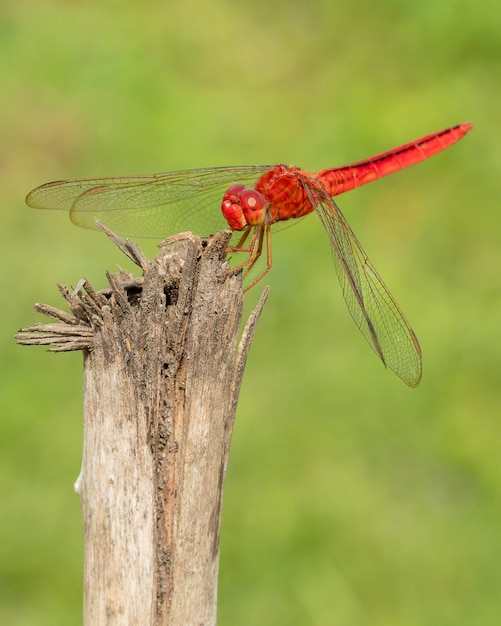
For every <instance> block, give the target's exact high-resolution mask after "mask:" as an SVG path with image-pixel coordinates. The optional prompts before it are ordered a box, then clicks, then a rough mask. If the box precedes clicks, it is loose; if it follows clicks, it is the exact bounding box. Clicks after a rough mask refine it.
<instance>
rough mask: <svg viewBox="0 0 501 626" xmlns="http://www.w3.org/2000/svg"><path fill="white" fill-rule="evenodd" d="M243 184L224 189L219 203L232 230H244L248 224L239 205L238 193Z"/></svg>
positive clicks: (243, 186) (243, 187)
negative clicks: (221, 200)
mask: <svg viewBox="0 0 501 626" xmlns="http://www.w3.org/2000/svg"><path fill="white" fill-rule="evenodd" d="M244 189H245V185H232V186H231V187H230V188H229V189H227V190H226V193H225V194H224V197H223V202H222V204H221V211H222V212H223V215H224V217H225V219H226V221H227V222H228V226H229V227H230V228H231V229H232V230H244V228H245V227H246V226H247V225H248V224H247V222H246V220H245V215H244V212H243V210H242V207H241V206H240V193H241V192H242V191H243V190H244Z"/></svg>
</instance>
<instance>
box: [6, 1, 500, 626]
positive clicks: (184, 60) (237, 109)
mask: <svg viewBox="0 0 501 626" xmlns="http://www.w3.org/2000/svg"><path fill="white" fill-rule="evenodd" d="M500 32H501V5H499V3H497V2H494V1H493V0H492V1H489V0H475V1H474V0H462V1H461V0H445V1H444V2H432V1H431V0H421V1H416V0H400V1H397V0H380V1H379V2H377V3H371V2H369V1H368V0H365V1H362V2H355V3H351V2H339V1H333V2H328V1H326V0H313V1H311V0H310V1H306V0H302V1H299V0H289V1H288V2H285V1H283V0H266V1H265V0H260V1H257V2H252V3H243V2H238V1H230V0H209V1H208V2H207V1H206V2H204V1H202V0H182V1H178V2H176V1H174V2H161V1H160V0H144V1H143V2H133V1H131V0H124V1H122V2H118V1H117V0H104V1H103V0H100V1H97V0H87V1H86V2H83V1H82V0H81V1H79V0H67V1H64V0H47V1H44V2H40V1H39V0H3V1H2V3H1V5H0V90H1V100H0V189H1V206H0V212H1V220H2V221H1V224H2V226H1V228H0V241H1V244H0V250H1V255H2V261H3V262H2V266H3V271H2V273H1V281H2V286H1V292H2V301H3V305H2V307H1V314H2V320H1V329H2V333H1V335H0V341H1V351H0V358H1V362H0V368H1V377H0V385H1V390H0V402H1V409H0V418H1V419H0V489H1V491H0V494H1V515H0V623H1V624H8V625H9V626H31V625H36V626H49V625H50V626H67V625H68V624H78V623H80V622H81V587H82V549H83V545H82V525H81V518H80V507H79V502H78V498H77V496H76V495H75V494H74V493H73V489H72V484H73V482H74V480H75V479H76V477H77V475H78V472H79V464H80V455H81V438H82V437H81V413H82V408H81V407H82V390H81V388H82V359H81V356H80V355H79V354H69V355H51V354H46V353H45V352H44V351H43V349H41V348H40V349H38V348H30V349H24V348H21V347H19V346H16V345H15V343H14V341H13V339H12V336H13V334H14V333H15V332H16V330H17V328H18V327H20V326H25V325H28V324H31V323H34V322H36V321H42V319H41V318H40V316H38V315H37V314H35V313H34V312H33V310H32V305H33V303H34V302H47V303H51V304H53V305H55V306H62V301H61V298H60V296H59V294H58V292H57V289H56V282H58V281H59V282H62V283H64V284H67V285H75V284H76V282H77V281H78V280H79V279H80V278H81V277H82V276H85V277H87V278H89V279H90V280H91V282H92V283H93V284H94V286H95V287H96V288H100V287H103V286H104V285H105V277H104V273H105V270H114V269H115V267H116V265H117V264H123V263H124V262H123V259H122V258H121V257H120V255H119V253H118V252H117V251H116V250H115V249H114V247H113V246H112V245H111V244H110V243H109V242H108V241H107V240H106V238H105V237H104V236H103V235H102V234H100V233H96V232H91V231H85V230H80V229H77V228H75V227H74V226H73V225H72V224H71V223H70V222H69V220H68V216H67V215H64V214H61V213H57V212H45V211H34V210H31V209H28V208H27V207H26V206H25V205H24V196H25V195H26V193H27V192H28V191H29V190H30V189H32V188H33V187H35V186H36V185H38V184H41V183H43V182H46V181H48V180H54V179H61V178H76V177H88V176H103V175H119V174H134V173H136V174H139V173H151V172H156V171H168V170H176V169H183V168H192V167H202V166H216V165H232V164H234V165H237V164H259V163H273V162H277V163H281V162H284V163H291V164H296V165H300V166H302V167H304V168H305V169H309V170H313V171H314V170H319V169H323V168H326V167H330V166H336V165H343V164H345V163H348V162H351V161H356V160H359V159H363V158H367V157H369V156H372V155H374V154H377V153H379V152H382V151H383V150H386V149H389V148H392V147H395V146H397V145H399V144H401V143H406V142H408V141H410V140H413V139H416V138H418V137H420V136H422V135H425V134H427V133H430V132H433V131H438V130H441V129H442V128H445V127H447V126H451V125H454V124H456V123H459V122H463V121H472V122H474V123H475V125H476V127H475V129H474V131H473V132H472V133H470V135H468V136H467V137H466V138H465V139H463V140H462V141H461V142H460V143H459V144H457V145H455V146H453V147H452V148H450V149H449V150H447V151H446V152H444V153H442V154H440V155H439V156H436V157H434V158H433V159H431V160H429V161H427V162H425V163H423V164H420V165H418V166H416V167H413V168H411V169H409V170H406V171H405V172H401V173H399V174H395V175H394V176H391V177H389V178H385V179H383V180H381V181H379V182H377V183H374V184H373V185H368V186H366V187H365V188H363V189H360V190H356V191H354V192H351V193H350V194H347V195H346V196H341V197H339V204H340V206H341V209H342V210H343V212H344V214H345V215H346V217H347V218H348V220H349V222H350V224H351V225H352V227H353V229H354V230H355V232H356V233H357V234H358V236H359V238H360V240H361V241H362V244H363V245H364V247H365V249H366V250H367V251H368V252H369V254H370V257H371V259H372V261H373V262H374V264H375V265H376V267H377V268H378V270H379V271H380V272H381V274H382V276H383V277H384V278H385V280H386V281H387V283H388V284H389V286H390V287H391V289H392V291H393V293H394V295H395V296H396V298H397V300H398V302H399V303H400V305H401V307H402V308H403V310H404V311H405V313H406V315H407V316H408V318H409V319H410V321H411V323H412V325H413V327H414V329H415V330H416V333H417V335H418V337H419V339H420V342H421V345H422V349H423V353H424V376H423V381H422V383H421V385H420V387H418V388H417V389H414V390H411V389H408V388H406V387H405V385H404V384H403V383H401V382H400V381H399V380H398V379H397V378H396V377H395V376H394V375H393V374H391V373H390V372H388V371H385V369H384V368H383V367H382V365H381V363H380V362H379V361H378V359H377V358H376V357H375V356H374V354H373V353H372V352H371V350H370V349H369V348H368V346H367V345H366V343H365V342H364V340H363V338H362V337H361V335H360V334H359V333H358V331H357V330H356V328H355V326H354V324H353V323H352V321H351V320H350V318H349V315H348V313H347V311H346V308H345V305H344V302H343V300H342V296H341V292H340V290H339V288H338V285H337V283H336V277H335V272H334V267H333V265H332V260H331V258H330V257H331V254H330V250H329V245H328V241H327V239H326V237H325V235H324V233H323V232H322V229H321V227H320V225H319V223H317V220H316V219H315V217H314V216H311V217H309V218H307V219H305V220H304V221H302V222H301V224H299V225H297V226H296V227H295V228H292V229H288V230H285V231H283V232H281V233H279V234H277V236H276V237H275V238H274V265H273V270H272V272H271V273H270V275H269V279H268V278H267V280H266V282H267V283H268V284H270V285H271V288H272V291H271V296H270V298H269V302H268V304H267V306H266V309H265V311H264V314H263V316H262V319H261V321H260V324H259V327H258V331H257V334H256V338H255V341H254V344H253V347H252V350H251V353H250V358H249V363H248V368H247V371H246V375H245V378H244V385H243V389H242V394H241V401H240V405H239V411H238V415H237V422H236V429H235V434H234V441H233V448H232V452H231V456H230V467H229V475H228V481H227V485H226V492H225V504H224V520H223V529H222V539H221V565H220V570H221V571H220V588H219V624H220V625H221V626H229V625H234V624H238V625H239V626H255V625H256V624H259V625H261V626H272V625H278V624H280V625H287V626H305V625H310V624H311V625H315V626H324V625H325V626H327V625H329V626H332V625H333V626H359V625H364V624H370V625H371V626H417V625H419V626H436V625H440V626H471V624H475V626H491V625H492V626H494V625H497V624H499V623H500V616H501V604H500V598H499V596H500V594H499V589H500V585H501V573H500V572H501V570H500V563H501V505H500V491H501V460H500V452H499V449H500V441H501V411H500V405H501V376H500V369H501V330H500V328H501V325H500V322H499V318H500V313H501V290H500V286H499V285H500V280H501V278H500V277H501V245H500V242H501V238H500V226H501V218H500V213H501V211H500V209H499V191H500V186H499V181H500V170H501V115H500V104H499V103H500V102H501V80H500V67H501V38H500ZM235 182H238V181H235ZM215 210H218V207H215ZM169 234H171V233H166V236H167V235H169ZM144 245H145V248H146V250H147V251H148V252H149V253H153V251H154V246H153V244H152V243H151V242H146V243H145V244H144ZM255 291H256V293H252V292H251V293H250V294H249V296H248V300H249V303H248V306H249V308H250V306H251V305H252V304H253V303H254V302H255V301H256V299H257V297H258V295H259V292H260V289H259V288H257V289H256V290H255Z"/></svg>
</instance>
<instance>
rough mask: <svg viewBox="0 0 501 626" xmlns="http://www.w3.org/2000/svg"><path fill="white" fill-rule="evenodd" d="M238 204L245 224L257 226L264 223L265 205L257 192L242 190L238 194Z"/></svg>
mask: <svg viewBox="0 0 501 626" xmlns="http://www.w3.org/2000/svg"><path fill="white" fill-rule="evenodd" d="M240 204H241V206H242V211H243V212H244V215H245V219H246V220H247V224H249V225H250V226H257V225H258V224H262V223H263V222H264V218H265V213H266V203H265V201H264V198H263V196H262V195H261V194H260V193H259V191H256V190H255V189H244V190H243V191H242V192H241V193H240Z"/></svg>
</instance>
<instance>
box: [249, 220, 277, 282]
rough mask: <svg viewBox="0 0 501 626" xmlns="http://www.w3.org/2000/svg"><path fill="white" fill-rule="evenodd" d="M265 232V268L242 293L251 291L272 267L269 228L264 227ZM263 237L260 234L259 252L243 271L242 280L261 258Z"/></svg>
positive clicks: (262, 234)
mask: <svg viewBox="0 0 501 626" xmlns="http://www.w3.org/2000/svg"><path fill="white" fill-rule="evenodd" d="M265 230H266V268H265V269H264V270H263V271H262V272H261V274H259V276H258V277H257V278H255V279H254V280H253V281H252V283H251V284H250V285H249V286H248V287H246V288H245V289H244V293H247V292H248V291H249V289H252V287H254V286H255V285H257V283H258V282H259V281H260V280H261V279H262V278H264V277H265V276H266V274H267V273H268V272H269V271H270V270H271V265H272V254H271V227H270V226H269V225H268V226H265ZM263 236H264V232H262V233H261V236H260V239H259V251H258V255H257V256H256V258H255V259H254V261H253V263H252V265H250V267H249V268H248V269H247V270H246V271H245V273H244V278H245V276H247V274H248V273H249V271H250V270H251V269H252V267H253V265H254V264H255V262H256V261H257V259H258V258H259V257H260V256H261V252H262V248H263Z"/></svg>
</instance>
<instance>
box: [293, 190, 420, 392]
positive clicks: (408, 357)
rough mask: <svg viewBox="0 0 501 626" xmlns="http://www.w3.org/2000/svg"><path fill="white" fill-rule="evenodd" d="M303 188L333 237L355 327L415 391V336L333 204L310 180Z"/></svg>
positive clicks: (417, 349)
mask: <svg viewBox="0 0 501 626" xmlns="http://www.w3.org/2000/svg"><path fill="white" fill-rule="evenodd" d="M302 184H303V185H304V187H305V190H306V193H307V194H308V196H309V198H310V200H311V202H312V204H313V206H314V207H315V210H316V212H317V215H318V216H319V218H320V221H321V222H322V224H323V226H324V228H325V230H326V231H327V234H328V235H329V239H330V241H331V244H332V247H333V249H334V255H333V256H334V263H335V266H336V272H337V275H338V278H339V282H340V284H341V288H342V290H343V296H344V299H345V301H346V304H347V306H348V310H349V311H350V313H351V316H352V317H353V319H354V320H355V324H356V325H357V326H358V328H359V329H360V331H361V332H362V334H363V336H364V337H365V338H366V340H367V341H368V343H369V345H370V346H371V348H372V349H373V350H374V351H375V352H376V354H377V355H378V356H379V358H380V359H381V360H382V361H383V363H384V364H385V365H386V366H387V367H389V368H390V369H391V370H392V371H393V372H395V374H396V375H397V376H399V377H400V378H401V379H402V380H403V381H404V382H405V383H406V384H407V385H409V386H410V387H416V386H417V385H418V384H419V382H420V380H421V374H422V356H421V348H420V347H419V342H418V340H417V337H416V335H415V334H414V331H413V330H412V328H411V327H410V325H409V323H408V322H407V320H406V319H405V316H404V314H403V313H402V311H401V310H400V308H399V306H398V304H397V303H396V301H395V299H394V298H393V296H392V295H391V293H390V291H389V290H388V288H387V287H386V285H385V284H384V282H383V279H382V278H381V277H380V276H379V274H378V272H377V271H376V269H375V267H374V266H373V265H372V263H371V262H370V261H369V259H368V258H367V255H366V253H365V252H364V250H363V248H362V246H361V245H360V243H359V242H358V240H357V238H356V236H355V234H354V232H353V231H352V230H351V228H350V226H349V225H348V223H347V222H346V220H345V218H344V217H343V214H342V213H341V211H340V210H339V208H338V207H337V205H336V203H335V202H334V200H333V199H332V198H331V197H330V196H329V195H328V193H327V192H326V191H325V190H324V189H323V188H322V187H321V186H320V185H319V184H318V183H317V182H315V181H314V180H312V179H311V178H305V179H304V180H302Z"/></svg>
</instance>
